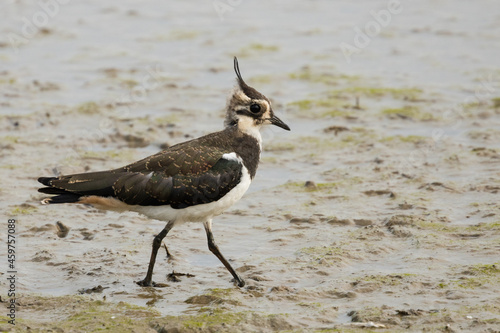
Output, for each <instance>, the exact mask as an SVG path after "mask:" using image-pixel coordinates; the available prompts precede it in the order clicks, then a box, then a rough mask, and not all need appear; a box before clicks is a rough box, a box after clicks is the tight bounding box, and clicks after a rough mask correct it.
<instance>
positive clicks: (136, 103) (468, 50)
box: [0, 0, 500, 332]
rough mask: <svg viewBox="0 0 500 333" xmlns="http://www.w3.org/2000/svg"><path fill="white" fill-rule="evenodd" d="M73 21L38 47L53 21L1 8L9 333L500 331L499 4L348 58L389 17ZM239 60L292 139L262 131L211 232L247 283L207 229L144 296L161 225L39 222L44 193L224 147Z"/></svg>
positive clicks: (132, 218) (342, 8) (436, 13)
mask: <svg viewBox="0 0 500 333" xmlns="http://www.w3.org/2000/svg"><path fill="white" fill-rule="evenodd" d="M54 3H56V2H53V7H52V11H53V12H54V15H50V16H49V15H48V14H47V17H48V21H47V24H46V25H40V27H38V28H36V30H37V31H36V34H35V33H34V34H33V35H29V34H24V32H23V29H24V28H23V27H24V24H28V23H26V20H28V21H29V22H33V20H34V19H37V20H41V18H37V17H38V16H40V15H41V14H39V13H40V11H42V10H44V9H43V8H42V7H41V5H40V4H34V5H30V4H28V3H26V2H24V1H8V2H6V3H5V4H3V5H2V6H3V7H2V11H3V12H4V13H6V14H7V16H8V19H6V20H2V23H0V37H1V39H0V41H1V43H0V60H1V63H0V65H1V68H0V106H1V108H0V130H1V137H0V147H1V151H0V179H1V185H0V207H1V208H2V211H3V212H4V214H3V216H4V217H3V219H4V221H3V222H4V223H3V224H2V225H3V227H2V228H0V236H1V239H2V243H3V244H4V245H2V249H1V251H0V254H2V263H1V264H0V265H1V267H2V270H1V274H2V275H1V276H0V295H1V301H2V303H3V304H4V305H5V306H7V305H8V304H9V303H8V302H9V301H10V298H9V296H8V290H9V286H10V284H9V283H8V281H7V277H8V276H9V273H7V271H8V270H9V267H8V263H7V253H6V252H7V251H6V248H7V245H6V243H7V237H8V236H7V235H8V227H7V220H8V219H15V220H16V223H15V225H16V229H15V236H16V240H17V243H16V256H17V257H16V262H15V269H16V271H17V273H16V276H17V279H16V283H15V288H16V290H15V292H16V299H15V301H16V303H15V304H16V310H17V312H16V321H15V322H16V325H15V326H13V325H10V324H8V323H7V320H9V318H8V317H6V316H5V314H7V312H6V311H7V309H4V310H3V311H2V313H1V314H0V318H1V319H2V321H1V322H0V331H10V332H25V331H29V332H47V331H51V332H83V331H86V332H93V331H99V330H107V331H110V332H129V331H130V332H282V331H283V332H372V331H376V332H408V331H413V332H421V331H430V332H439V331H446V332H499V331H500V294H499V293H498V290H500V256H499V253H500V204H499V191H500V144H499V142H500V60H499V59H500V58H499V57H498V53H499V51H500V44H499V39H498V36H499V35H500V16H499V15H498V13H499V11H498V9H500V8H499V5H498V4H497V3H496V2H495V1H479V2H474V3H472V2H468V1H454V2H451V1H440V2H435V1H430V0H429V1H420V2H415V1H401V4H400V7H398V8H396V9H394V8H393V9H392V10H393V11H392V12H391V13H392V15H391V16H390V17H389V19H388V21H387V22H383V23H384V24H385V23H387V24H385V25H384V26H382V25H380V24H379V32H378V33H376V34H375V33H374V32H371V34H372V36H371V37H369V41H368V42H367V43H365V44H366V45H362V46H363V47H358V48H357V52H354V53H352V54H351V55H350V56H346V55H344V54H343V53H342V51H341V47H340V45H341V43H347V44H350V45H352V46H356V38H358V42H360V41H361V42H362V41H363V40H362V37H359V36H358V37H356V34H357V32H356V31H358V30H356V27H358V28H359V29H361V30H362V31H364V29H365V28H366V27H367V25H368V27H370V24H371V25H372V26H374V24H375V23H370V22H376V21H374V20H375V18H374V16H373V14H371V13H370V12H371V11H375V12H377V13H380V11H382V10H387V11H388V10H389V8H388V3H387V2H385V1H358V2H356V4H349V3H345V2H332V1H311V2H302V1H292V2H289V3H288V4H287V7H285V6H284V5H283V4H282V3H279V2H269V3H268V4H267V6H268V7H267V8H263V7H262V4H261V5H258V4H254V3H249V2H245V1H242V2H228V3H226V2H225V1H214V2H213V3H210V2H203V3H199V4H197V5H194V4H192V3H182V4H181V3H179V4H177V5H176V6H175V7H171V6H169V5H168V4H167V3H164V2H160V1H152V2H148V3H147V4H144V3H141V4H139V3H138V2H136V1H132V0H129V1H121V2H119V3H118V2H116V3H114V4H110V3H108V2H107V3H106V4H103V3H99V2H97V1H87V2H69V3H65V4H63V3H59V2H57V3H56V4H57V6H56V5H54ZM221 3H222V4H225V5H226V6H229V7H224V6H222V7H221ZM221 8H222V9H221ZM56 9H57V11H56ZM37 13H38V14H37ZM36 15H38V16H36ZM42 16H43V15H42ZM42 16H40V17H42ZM24 18H26V20H24ZM42 18H43V17H42ZM36 22H39V23H40V22H42V21H36ZM299 22H300V24H299ZM42 23H43V22H42ZM26 29H28V30H26ZM26 29H24V30H25V32H26V31H28V32H29V27H28V28H26ZM374 29H375V28H374ZM12 34H16V35H17V36H18V37H21V39H16V38H15V36H13V35H12ZM22 38H24V39H22ZM360 38H361V39H360ZM367 38H368V37H367ZM13 41H14V42H13ZM365 42H366V40H365ZM358 46H360V45H358ZM234 55H236V56H238V57H239V60H240V68H241V71H242V74H243V77H244V78H246V79H247V81H248V83H249V84H251V85H252V86H255V87H256V88H257V89H258V90H260V91H261V92H263V93H264V94H266V95H267V96H268V97H270V98H271V100H272V101H273V103H274V104H273V105H274V109H275V111H276V113H277V115H278V116H279V117H280V118H282V119H283V120H284V121H285V122H286V123H288V124H289V125H290V127H291V129H292V131H291V132H286V131H283V130H281V129H279V128H269V129H266V130H265V131H264V133H263V140H264V142H263V146H264V151H263V154H262V160H261V164H260V167H259V170H258V172H257V176H256V178H255V181H254V182H253V184H252V186H251V188H250V190H249V191H248V193H247V194H246V195H245V196H244V198H243V199H242V200H241V201H240V202H238V203H237V204H236V205H235V206H234V207H233V208H231V209H230V210H229V211H228V212H226V213H225V214H223V215H222V216H220V217H218V218H216V219H215V220H214V227H213V229H214V230H213V231H214V235H215V239H216V241H217V242H218V244H219V247H220V248H221V251H222V253H224V254H225V256H226V257H227V258H228V259H229V260H230V261H231V262H232V265H233V266H234V267H235V268H237V270H238V271H239V272H240V273H241V275H242V276H243V278H244V279H245V280H246V282H247V285H246V286H245V287H244V288H241V289H240V288H238V287H236V286H235V285H234V284H233V283H232V281H231V276H230V274H229V273H228V272H227V271H226V269H225V268H224V267H223V266H222V264H221V263H220V262H219V261H218V259H217V258H216V257H215V256H213V255H212V254H211V253H210V252H209V251H208V249H207V244H206V239H205V234H204V230H203V226H202V225H201V224H194V223H192V224H185V225H181V226H178V227H176V228H175V229H173V230H172V231H171V233H170V234H169V235H168V237H167V239H166V243H167V244H168V247H169V250H170V251H171V253H172V257H171V258H169V259H167V257H166V254H165V252H164V251H163V250H162V252H160V255H159V258H158V260H157V266H156V271H155V274H154V280H155V281H156V282H158V283H164V284H165V285H166V286H165V287H164V288H141V287H139V286H137V285H136V284H135V283H134V281H138V280H140V279H142V278H143V277H144V274H145V271H146V268H147V262H148V260H149V254H150V247H151V241H152V239H153V237H154V235H155V234H156V233H158V232H159V231H160V230H161V229H162V228H163V226H164V223H163V222H159V221H153V220H149V219H147V218H145V217H142V216H139V215H137V214H133V213H128V214H118V213H114V212H103V211H99V210H96V209H93V208H91V207H85V206H81V205H64V206H58V205H52V206H42V205H40V203H39V202H40V200H41V199H42V198H43V195H41V194H39V193H37V191H36V190H37V188H38V184H37V182H36V179H37V177H39V176H52V175H58V174H69V173H75V172H84V171H97V170H102V169H108V168H115V167H120V166H123V165H125V164H128V163H130V162H132V161H134V160H137V159H140V158H142V157H145V156H148V155H150V154H153V153H155V152H157V151H159V150H161V149H163V148H165V147H168V146H169V145H171V144H174V143H177V142H181V141H184V140H187V139H189V138H193V137H197V136H200V135H203V134H206V133H210V132H213V131H216V130H219V129H220V128H221V127H222V119H223V107H224V104H225V99H226V97H227V94H228V93H229V91H230V88H231V86H232V85H233V84H234V73H233V70H232V57H233V56H234ZM172 272H176V273H180V274H178V275H177V276H176V278H172V276H171V275H169V274H171V273H172ZM183 274H185V275H183Z"/></svg>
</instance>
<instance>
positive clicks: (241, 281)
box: [233, 278, 245, 288]
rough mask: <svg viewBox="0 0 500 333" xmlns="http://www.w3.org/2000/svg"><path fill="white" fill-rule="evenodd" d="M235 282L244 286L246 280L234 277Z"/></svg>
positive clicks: (241, 286) (239, 285)
mask: <svg viewBox="0 0 500 333" xmlns="http://www.w3.org/2000/svg"><path fill="white" fill-rule="evenodd" d="M233 282H235V283H236V284H237V285H238V287H240V288H243V287H244V286H245V280H243V279H242V278H238V279H233Z"/></svg>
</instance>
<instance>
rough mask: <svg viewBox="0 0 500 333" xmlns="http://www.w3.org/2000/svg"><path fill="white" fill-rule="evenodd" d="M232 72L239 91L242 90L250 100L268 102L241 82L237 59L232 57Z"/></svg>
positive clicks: (264, 97)
mask: <svg viewBox="0 0 500 333" xmlns="http://www.w3.org/2000/svg"><path fill="white" fill-rule="evenodd" d="M234 72H235V73H236V77H237V78H238V85H239V86H240V89H241V90H243V92H244V93H245V95H247V96H248V97H250V98H251V99H265V100H268V99H267V97H266V96H264V95H262V94H261V93H260V92H258V91H257V90H255V89H254V88H252V87H250V86H249V85H248V84H246V83H245V81H243V77H241V72H240V66H239V65H238V58H236V57H234Z"/></svg>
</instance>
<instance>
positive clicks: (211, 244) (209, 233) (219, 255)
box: [203, 220, 245, 287]
mask: <svg viewBox="0 0 500 333" xmlns="http://www.w3.org/2000/svg"><path fill="white" fill-rule="evenodd" d="M203 226H204V227H205V231H206V232H207V240H208V249H209V250H210V251H211V252H212V253H213V254H215V256H216V257H217V258H219V260H220V261H221V262H222V263H223V264H224V266H226V268H227V270H228V271H229V273H231V274H232V275H233V277H234V279H235V280H236V282H237V283H238V287H243V286H245V281H244V280H243V279H242V278H241V277H240V276H239V275H238V273H236V271H235V270H234V269H233V267H231V265H230V264H229V262H228V261H227V260H226V258H224V256H223V255H222V253H220V251H219V247H218V246H217V244H215V241H214V235H213V234H212V220H208V221H207V222H204V223H203Z"/></svg>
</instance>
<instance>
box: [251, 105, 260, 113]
mask: <svg viewBox="0 0 500 333" xmlns="http://www.w3.org/2000/svg"><path fill="white" fill-rule="evenodd" d="M250 111H251V112H252V113H259V112H260V105H259V104H252V105H250Z"/></svg>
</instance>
